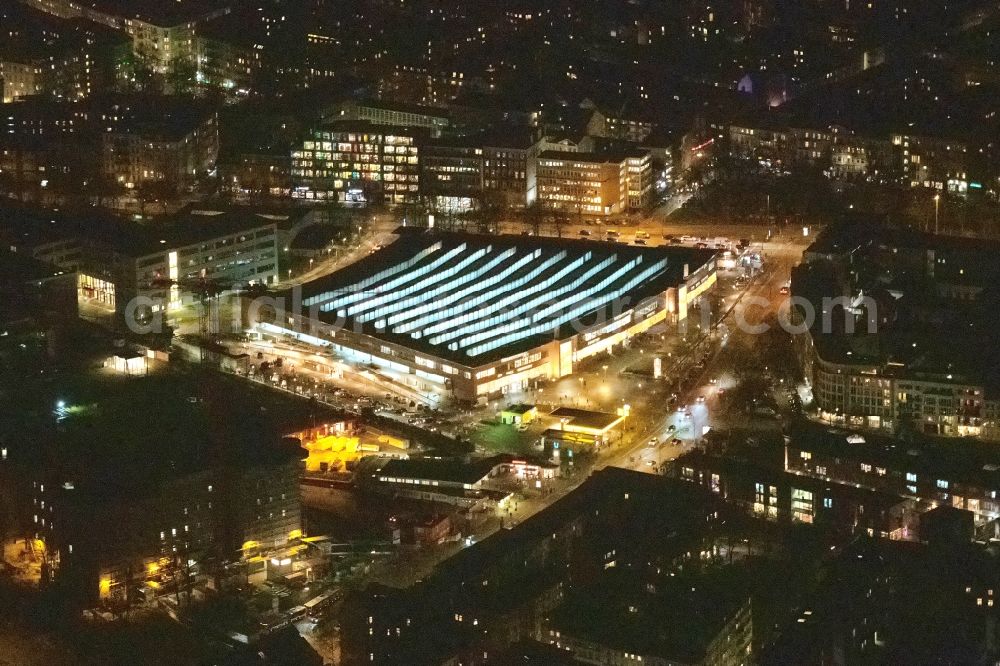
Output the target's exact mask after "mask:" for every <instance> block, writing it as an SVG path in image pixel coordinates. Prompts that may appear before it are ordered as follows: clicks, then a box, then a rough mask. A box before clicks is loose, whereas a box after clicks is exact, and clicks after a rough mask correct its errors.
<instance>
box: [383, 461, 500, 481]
mask: <svg viewBox="0 0 1000 666" xmlns="http://www.w3.org/2000/svg"><path fill="white" fill-rule="evenodd" d="M505 460H507V458H505V457H503V456H492V457H490V458H480V459H478V460H472V461H470V462H464V461H462V460H450V459H436V458H413V459H407V460H390V461H389V462H387V463H386V464H385V466H383V467H382V469H380V470H379V472H378V476H380V477H390V476H391V477H395V478H402V479H415V480H424V481H444V482H447V483H466V484H469V485H472V484H474V483H478V482H479V481H481V480H482V479H483V478H484V477H486V476H488V475H489V473H490V472H492V471H493V468H494V467H496V466H497V465H499V464H500V463H502V462H504V461H505Z"/></svg>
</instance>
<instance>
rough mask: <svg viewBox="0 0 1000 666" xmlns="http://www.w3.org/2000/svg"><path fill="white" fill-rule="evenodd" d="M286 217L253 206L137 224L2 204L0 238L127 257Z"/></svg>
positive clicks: (13, 242)
mask: <svg viewBox="0 0 1000 666" xmlns="http://www.w3.org/2000/svg"><path fill="white" fill-rule="evenodd" d="M290 219H292V218H290V217H289V216H288V215H281V214H273V215H272V214H267V213H260V212H256V211H251V210H240V209H229V210H219V211H216V210H188V211H186V212H182V213H178V214H177V215H174V216H171V217H170V218H167V219H157V220H153V221H149V222H136V221H131V220H126V219H123V218H120V217H116V216H113V215H110V214H105V213H100V212H93V213H90V212H88V213H86V214H84V215H78V214H71V213H66V212H63V211H59V210H49V209H44V208H36V207H33V206H26V205H21V204H17V203H14V202H3V203H0V241H3V242H4V243H6V244H9V245H12V246H21V245H23V246H24V247H27V248H31V247H37V246H40V245H45V244H48V243H55V242H58V241H64V240H80V241H83V242H94V243H97V244H100V245H107V246H108V247H111V248H113V249H115V250H116V251H118V252H120V253H121V254H123V255H126V256H129V257H133V258H135V257H142V256H146V255H149V254H153V253H155V252H166V251H168V250H174V249H177V248H181V247H185V246H187V245H192V244H195V243H198V242H201V241H205V240H210V239H213V238H219V237H221V236H227V235H230V234H235V233H237V232H240V231H244V230H252V229H257V228H260V227H265V226H269V225H271V224H276V225H278V226H282V225H286V224H287V223H288V221H289V220H290Z"/></svg>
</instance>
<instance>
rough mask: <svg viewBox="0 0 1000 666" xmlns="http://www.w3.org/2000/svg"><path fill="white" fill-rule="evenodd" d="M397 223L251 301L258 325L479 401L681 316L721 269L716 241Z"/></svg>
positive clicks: (392, 377)
mask: <svg viewBox="0 0 1000 666" xmlns="http://www.w3.org/2000/svg"><path fill="white" fill-rule="evenodd" d="M399 233H400V236H399V238H398V240H396V242H394V243H392V244H390V245H389V246H387V247H385V248H384V249H382V250H379V251H378V252H375V253H373V254H371V255H369V256H368V257H366V258H365V259H363V260H361V261H359V262H357V263H355V264H353V265H351V266H349V267H347V268H345V269H342V270H340V271H338V272H336V273H333V274H331V275H329V276H326V277H323V278H320V279H317V280H315V281H313V282H310V283H307V284H305V285H303V286H302V287H301V288H297V289H296V290H295V291H289V292H285V293H283V294H281V295H279V296H278V297H277V298H275V299H274V300H273V301H272V302H271V303H270V304H269V305H268V306H267V307H260V308H257V312H256V314H255V316H254V317H253V318H252V323H253V325H254V326H255V328H256V330H257V332H258V333H260V334H261V335H263V336H268V337H275V338H288V337H292V338H295V339H297V340H298V341H299V342H301V343H307V344H309V345H314V346H316V347H320V348H324V349H326V350H328V351H329V352H332V353H333V355H334V356H335V357H339V358H340V359H341V360H342V361H344V362H347V363H352V364H354V365H356V366H363V367H364V369H365V370H364V371H365V373H366V375H370V376H371V377H374V378H375V379H376V380H377V381H382V382H384V383H385V384H386V385H387V386H388V385H389V384H392V383H396V384H397V385H398V384H402V385H406V386H409V387H411V388H414V389H416V390H418V391H421V392H425V393H426V394H427V395H428V396H429V397H432V398H433V397H434V396H435V395H437V396H442V395H452V396H454V397H455V398H457V399H459V400H465V401H470V402H471V401H476V400H479V399H487V398H489V397H490V396H495V395H500V394H506V393H516V392H518V391H520V390H523V389H525V388H528V387H529V386H530V385H531V382H532V381H534V380H536V379H553V378H558V377H563V376H565V375H569V374H572V373H573V370H574V367H575V365H576V364H577V363H579V362H580V361H583V360H584V359H586V358H588V357H590V356H593V355H594V354H598V353H600V352H603V351H607V350H609V349H611V348H612V347H613V346H614V345H617V344H621V343H624V342H626V341H628V340H629V338H631V337H632V336H635V335H637V334H640V333H643V332H645V331H647V330H649V329H650V328H652V327H653V326H655V325H657V324H661V323H675V322H678V321H680V320H683V319H685V318H686V317H687V311H688V307H689V305H690V304H691V303H692V302H693V301H695V299H697V298H698V297H699V296H700V295H701V294H702V293H704V292H705V291H706V290H708V289H710V288H712V286H713V285H714V284H715V282H716V267H715V264H716V261H715V254H714V252H712V251H710V250H698V249H690V248H675V247H633V246H626V245H621V244H617V243H599V242H590V241H585V240H567V239H555V238H540V237H534V236H505V235H501V236H480V235H473V234H466V233H439V232H434V231H430V230H427V231H425V230H421V229H400V230H399ZM298 289H301V292H300V293H299V292H298Z"/></svg>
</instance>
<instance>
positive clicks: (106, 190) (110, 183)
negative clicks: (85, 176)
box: [85, 173, 125, 208]
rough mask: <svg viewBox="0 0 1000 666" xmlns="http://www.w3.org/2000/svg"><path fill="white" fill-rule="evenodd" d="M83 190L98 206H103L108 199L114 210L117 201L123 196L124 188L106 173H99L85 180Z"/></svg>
mask: <svg viewBox="0 0 1000 666" xmlns="http://www.w3.org/2000/svg"><path fill="white" fill-rule="evenodd" d="M85 188H86V190H87V193H88V195H89V196H90V197H93V198H94V199H95V200H96V202H97V205H98V206H104V205H105V204H106V203H107V201H108V199H111V200H112V208H114V207H115V205H116V204H117V202H118V199H119V198H121V197H122V196H123V195H124V194H125V186H124V185H122V184H121V183H119V182H118V180H117V179H115V178H114V177H113V176H110V175H108V174H106V173H100V174H98V175H96V176H94V177H92V178H90V179H89V180H87V182H86V183H85Z"/></svg>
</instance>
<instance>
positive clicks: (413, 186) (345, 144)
mask: <svg viewBox="0 0 1000 666" xmlns="http://www.w3.org/2000/svg"><path fill="white" fill-rule="evenodd" d="M418 136H421V133H420V132H418V131H415V130H410V129H405V128H399V127H385V126H379V125H373V124H371V123H367V122H353V121H347V122H336V123H333V124H331V125H329V126H325V127H323V128H321V129H318V130H314V131H312V132H311V133H310V136H309V138H308V139H306V140H305V141H304V142H303V143H302V147H301V148H297V149H295V150H293V151H292V182H293V190H292V196H293V197H295V198H297V199H305V200H310V201H316V200H319V201H323V200H327V201H340V202H346V203H363V202H367V201H371V202H380V203H381V202H384V203H388V204H402V203H408V202H411V201H416V200H417V199H418V197H419V191H420V159H419V153H420V150H419V148H418Z"/></svg>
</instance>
